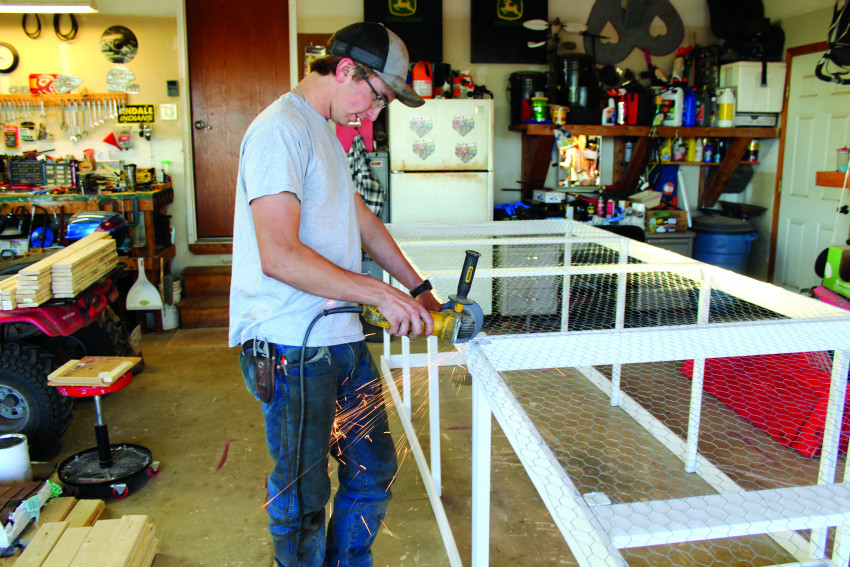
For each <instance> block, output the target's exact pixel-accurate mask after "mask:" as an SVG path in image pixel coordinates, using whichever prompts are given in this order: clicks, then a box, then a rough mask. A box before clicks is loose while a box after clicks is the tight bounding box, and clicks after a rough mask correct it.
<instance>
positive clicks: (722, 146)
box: [714, 138, 726, 163]
mask: <svg viewBox="0 0 850 567" xmlns="http://www.w3.org/2000/svg"><path fill="white" fill-rule="evenodd" d="M724 157H726V140H724V139H723V138H718V139H717V141H716V142H715V143H714V163H720V162H721V161H723V158H724Z"/></svg>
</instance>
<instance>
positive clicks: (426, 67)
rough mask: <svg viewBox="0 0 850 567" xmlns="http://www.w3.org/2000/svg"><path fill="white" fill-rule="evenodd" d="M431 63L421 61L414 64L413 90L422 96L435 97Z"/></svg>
mask: <svg viewBox="0 0 850 567" xmlns="http://www.w3.org/2000/svg"><path fill="white" fill-rule="evenodd" d="M432 77H433V76H432V74H431V64H430V63H428V62H427V61H419V62H417V63H416V65H414V66H413V90H414V91H415V92H416V94H418V95H419V96H421V97H422V98H434V91H433V87H432V86H431V85H432V83H433V78H432Z"/></svg>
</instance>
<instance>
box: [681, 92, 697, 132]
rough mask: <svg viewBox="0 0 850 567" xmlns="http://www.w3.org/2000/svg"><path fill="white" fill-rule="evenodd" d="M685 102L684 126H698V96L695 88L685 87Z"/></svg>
mask: <svg viewBox="0 0 850 567" xmlns="http://www.w3.org/2000/svg"><path fill="white" fill-rule="evenodd" d="M684 91H685V95H684V97H685V98H684V103H683V107H684V108H683V110H682V126H696V123H697V97H696V95H695V94H694V91H693V89H684Z"/></svg>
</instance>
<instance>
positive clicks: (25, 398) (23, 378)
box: [0, 273, 130, 451]
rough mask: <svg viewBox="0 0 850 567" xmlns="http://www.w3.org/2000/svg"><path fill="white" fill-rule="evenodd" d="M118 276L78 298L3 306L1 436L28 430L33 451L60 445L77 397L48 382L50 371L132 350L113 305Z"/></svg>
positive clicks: (0, 325)
mask: <svg viewBox="0 0 850 567" xmlns="http://www.w3.org/2000/svg"><path fill="white" fill-rule="evenodd" d="M114 277H115V273H112V274H110V275H107V276H106V277H103V278H101V279H100V280H98V281H97V282H96V283H95V284H93V285H92V286H90V287H89V288H88V289H86V290H85V291H84V292H82V293H81V294H80V295H78V296H77V297H76V298H74V299H69V300H58V299H54V300H51V301H49V302H48V303H45V304H42V305H40V306H38V307H24V308H18V309H13V310H8V311H0V435H2V434H7V433H22V434H25V435H26V436H27V438H28V439H29V442H30V450H31V451H32V450H38V449H44V448H48V447H50V446H51V445H53V444H55V443H56V442H58V441H59V439H60V438H61V436H62V435H63V434H64V433H65V431H66V430H67V429H68V426H69V425H70V424H71V417H72V414H73V408H74V402H73V399H71V398H68V397H66V396H63V395H61V394H60V393H59V392H57V391H56V388H54V387H52V386H48V385H47V375H48V374H50V373H51V372H52V371H53V370H55V369H56V368H58V367H59V366H61V365H62V364H64V363H65V362H67V361H68V360H71V359H79V358H82V357H83V356H87V355H99V356H124V355H127V354H129V350H130V346H129V337H128V335H127V332H126V330H125V328H124V325H123V323H122V322H121V321H120V320H118V318H117V316H115V314H114V313H113V312H112V309H111V308H110V307H109V304H110V303H113V302H115V301H116V300H117V299H118V297H119V291H118V289H117V288H116V286H115V284H114V281H113V280H114ZM0 279H2V277H0Z"/></svg>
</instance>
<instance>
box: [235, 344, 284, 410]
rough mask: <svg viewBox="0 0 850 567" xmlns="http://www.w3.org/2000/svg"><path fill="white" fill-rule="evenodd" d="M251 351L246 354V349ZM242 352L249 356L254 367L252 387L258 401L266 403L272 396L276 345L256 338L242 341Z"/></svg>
mask: <svg viewBox="0 0 850 567" xmlns="http://www.w3.org/2000/svg"><path fill="white" fill-rule="evenodd" d="M249 350H250V351H251V352H250V354H248V351H249ZM242 354H244V355H245V356H248V357H250V358H251V364H252V365H253V367H254V388H255V389H256V391H257V396H258V397H259V398H260V401H261V402H263V403H264V404H267V403H269V402H271V401H272V398H274V382H275V380H274V369H275V363H276V359H277V347H276V345H275V344H274V343H270V342H267V341H263V340H258V339H250V340H247V341H245V342H244V343H242Z"/></svg>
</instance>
